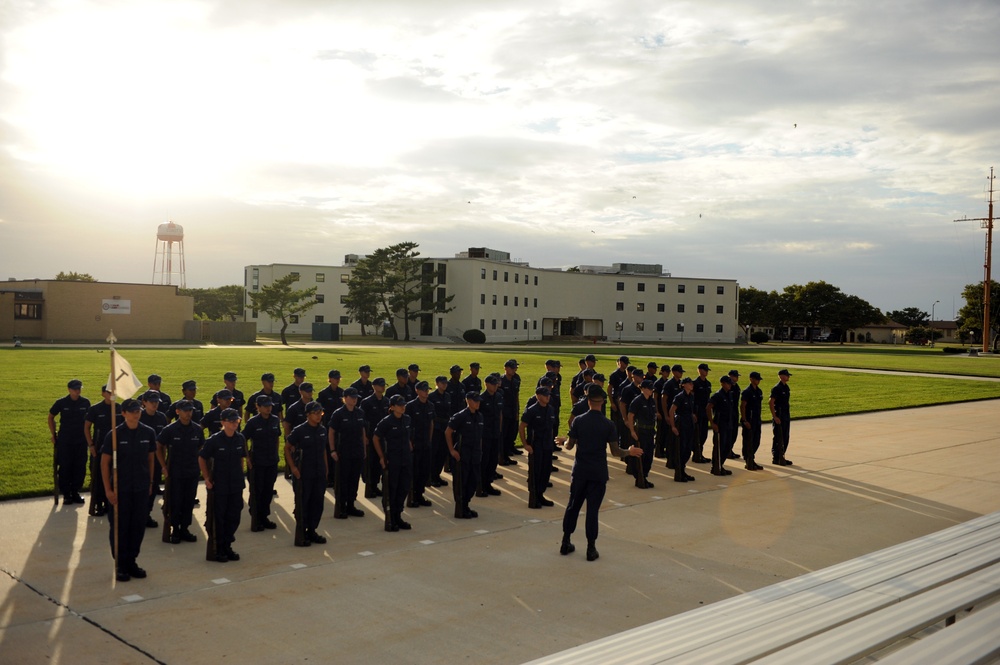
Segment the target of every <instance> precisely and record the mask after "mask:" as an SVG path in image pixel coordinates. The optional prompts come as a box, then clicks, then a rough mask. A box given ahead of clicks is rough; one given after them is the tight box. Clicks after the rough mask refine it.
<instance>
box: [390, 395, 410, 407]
mask: <svg viewBox="0 0 1000 665" xmlns="http://www.w3.org/2000/svg"><path fill="white" fill-rule="evenodd" d="M389 406H406V398H405V397H403V396H402V395H393V396H392V397H390V398H389Z"/></svg>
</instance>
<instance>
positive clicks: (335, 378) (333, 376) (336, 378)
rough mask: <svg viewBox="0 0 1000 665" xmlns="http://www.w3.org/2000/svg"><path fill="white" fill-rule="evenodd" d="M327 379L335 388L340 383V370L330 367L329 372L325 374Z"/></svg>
mask: <svg viewBox="0 0 1000 665" xmlns="http://www.w3.org/2000/svg"><path fill="white" fill-rule="evenodd" d="M327 379H328V380H329V381H330V386H331V387H333V388H336V387H338V386H339V385H340V370H339V369H331V370H330V373H329V374H327Z"/></svg>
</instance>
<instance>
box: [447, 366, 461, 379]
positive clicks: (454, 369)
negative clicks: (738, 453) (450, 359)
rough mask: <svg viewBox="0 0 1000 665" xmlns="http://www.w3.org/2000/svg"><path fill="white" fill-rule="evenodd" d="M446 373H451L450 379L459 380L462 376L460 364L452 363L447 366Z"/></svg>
mask: <svg viewBox="0 0 1000 665" xmlns="http://www.w3.org/2000/svg"><path fill="white" fill-rule="evenodd" d="M448 373H449V374H451V380H452V381H459V380H461V378H462V366H461V365H452V366H451V367H449V368H448Z"/></svg>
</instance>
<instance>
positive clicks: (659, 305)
mask: <svg viewBox="0 0 1000 665" xmlns="http://www.w3.org/2000/svg"><path fill="white" fill-rule="evenodd" d="M656 311H657V312H665V311H667V306H666V305H664V304H663V303H662V302H660V303H656Z"/></svg>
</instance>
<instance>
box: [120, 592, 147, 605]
mask: <svg viewBox="0 0 1000 665" xmlns="http://www.w3.org/2000/svg"><path fill="white" fill-rule="evenodd" d="M122 600H124V601H125V602H126V603H138V602H139V601H140V600H145V599H144V598H143V597H142V596H140V595H139V594H137V593H134V594H132V595H130V596H122Z"/></svg>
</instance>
